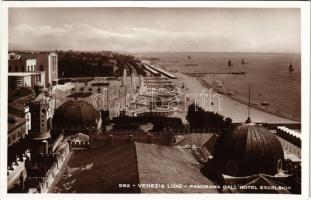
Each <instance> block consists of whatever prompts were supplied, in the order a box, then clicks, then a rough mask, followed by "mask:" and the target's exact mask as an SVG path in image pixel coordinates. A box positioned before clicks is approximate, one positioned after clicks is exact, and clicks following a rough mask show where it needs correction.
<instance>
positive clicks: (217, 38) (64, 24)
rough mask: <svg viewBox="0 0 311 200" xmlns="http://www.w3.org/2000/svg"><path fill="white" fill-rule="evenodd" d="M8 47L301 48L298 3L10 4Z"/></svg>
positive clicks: (281, 50) (278, 50) (151, 49)
mask: <svg viewBox="0 0 311 200" xmlns="http://www.w3.org/2000/svg"><path fill="white" fill-rule="evenodd" d="M8 31H9V49H10V50H56V49H57V50H82V51H83V50H85V51H101V50H112V51H128V52H167V51H169V52H170V51H172V52H274V53H300V10H299V9H296V8H10V10H9V30H8Z"/></svg>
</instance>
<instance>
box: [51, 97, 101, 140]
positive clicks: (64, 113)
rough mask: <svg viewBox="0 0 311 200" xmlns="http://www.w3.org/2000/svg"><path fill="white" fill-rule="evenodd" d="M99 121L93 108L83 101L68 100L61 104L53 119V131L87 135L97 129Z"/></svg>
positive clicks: (97, 113)
mask: <svg viewBox="0 0 311 200" xmlns="http://www.w3.org/2000/svg"><path fill="white" fill-rule="evenodd" d="M100 125H101V119H100V114H99V112H98V111H97V110H96V109H95V108H94V106H93V105H92V104H90V103H88V102H86V101H83V100H68V101H67V102H65V103H64V104H62V105H61V106H60V107H59V108H58V109H57V110H56V111H55V114H54V117H53V131H54V132H64V133H65V135H72V134H75V133H78V132H82V133H85V134H88V133H89V131H90V130H91V129H99V128H100Z"/></svg>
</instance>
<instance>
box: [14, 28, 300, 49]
mask: <svg viewBox="0 0 311 200" xmlns="http://www.w3.org/2000/svg"><path fill="white" fill-rule="evenodd" d="M234 32H238V31H235V30H231V31H222V33H223V34H216V33H215V32H212V31H208V30H206V29H205V30H204V31H203V30H200V29H197V30H194V29H191V28H189V29H183V30H182V31H177V30H163V29H153V28H144V27H121V28H120V27H117V28H114V29H110V30H105V29H104V28H98V27H95V26H92V25H89V24H84V23H72V24H63V25H58V26H47V25H44V26H39V25H37V26H35V25H30V24H20V25H17V26H15V27H13V28H10V29H9V49H11V50H14V49H20V50H54V49H62V50H69V49H73V50H113V51H134V52H138V51H245V52H248V51H250V49H251V51H255V52H256V51H258V50H259V51H262V50H265V51H270V52H274V51H276V52H277V51H279V50H280V49H281V50H282V49H290V48H291V47H292V46H293V45H292V44H291V43H287V42H282V38H278V37H277V36H278V35H277V34H276V33H277V32H274V31H272V32H271V33H270V32H269V33H270V35H271V37H265V38H262V39H261V38H260V37H259V38H258V36H257V35H254V34H249V35H245V34H244V35H239V34H238V33H234ZM232 33H234V34H232ZM262 37H264V36H262ZM272 44H274V45H272ZM298 44H299V43H298ZM296 46H297V45H296ZM294 48H295V50H296V49H298V50H299V48H300V46H299V45H298V46H297V47H294Z"/></svg>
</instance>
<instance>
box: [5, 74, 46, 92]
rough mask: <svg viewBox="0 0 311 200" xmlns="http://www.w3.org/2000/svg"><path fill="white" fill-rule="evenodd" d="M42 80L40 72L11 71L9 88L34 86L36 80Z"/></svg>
mask: <svg viewBox="0 0 311 200" xmlns="http://www.w3.org/2000/svg"><path fill="white" fill-rule="evenodd" d="M40 81H42V76H41V73H40V72H9V73H8V86H9V89H19V88H21V87H23V86H28V87H31V88H34V86H35V83H36V82H40Z"/></svg>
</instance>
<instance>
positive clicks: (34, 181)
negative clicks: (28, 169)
mask: <svg viewBox="0 0 311 200" xmlns="http://www.w3.org/2000/svg"><path fill="white" fill-rule="evenodd" d="M69 152H70V148H69V144H67V145H66V146H65V147H64V148H63V149H62V150H61V151H60V152H59V153H60V154H58V155H54V156H55V157H56V161H55V162H54V163H53V164H52V166H51V168H50V169H49V170H48V171H47V172H46V176H45V177H27V181H28V182H29V183H30V187H29V190H28V191H29V193H47V192H48V189H49V188H50V187H51V185H52V184H53V182H54V178H55V176H56V175H57V174H58V172H59V169H60V168H61V167H62V165H63V164H64V161H65V159H66V157H67V156H68V155H69Z"/></svg>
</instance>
